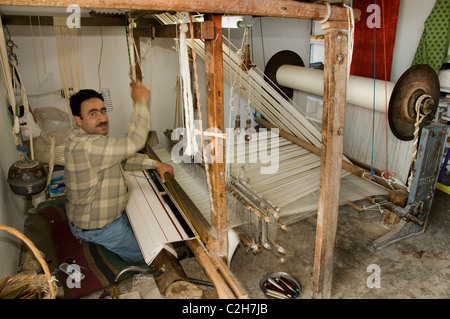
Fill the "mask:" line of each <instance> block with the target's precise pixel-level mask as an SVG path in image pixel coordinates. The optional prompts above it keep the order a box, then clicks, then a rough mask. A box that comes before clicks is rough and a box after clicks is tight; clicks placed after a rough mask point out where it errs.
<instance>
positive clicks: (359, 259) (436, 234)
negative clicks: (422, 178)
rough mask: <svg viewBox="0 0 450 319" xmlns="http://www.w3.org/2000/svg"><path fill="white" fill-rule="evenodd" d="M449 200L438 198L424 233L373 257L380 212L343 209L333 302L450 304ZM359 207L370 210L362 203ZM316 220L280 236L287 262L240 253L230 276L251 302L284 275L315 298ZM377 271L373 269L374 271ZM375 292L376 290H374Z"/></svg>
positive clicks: (379, 230) (304, 294)
mask: <svg viewBox="0 0 450 319" xmlns="http://www.w3.org/2000/svg"><path fill="white" fill-rule="evenodd" d="M449 203H450V195H448V194H446V193H443V192H441V191H439V190H438V191H437V192H436V196H435V198H434V202H433V207H432V212H431V214H430V219H429V223H428V227H427V229H426V231H425V232H424V233H422V234H419V235H417V236H414V237H410V238H408V239H405V240H403V241H400V242H397V243H394V244H392V245H390V246H387V247H385V248H383V249H381V250H378V251H376V252H373V251H372V250H371V249H369V247H370V246H371V245H372V242H373V241H374V240H376V239H378V238H379V237H380V236H382V235H384V234H385V233H386V232H387V231H388V230H387V229H386V228H385V227H384V226H383V225H382V223H381V215H380V213H379V212H377V211H365V212H359V211H357V210H356V209H354V208H352V207H350V206H347V205H346V206H342V207H341V209H340V212H339V220H338V230H337V238H336V245H335V250H334V269H333V280H332V291H331V298H338V299H341V298H344V299H358V298H364V299H387V298H388V299H394V298H395V299H404V298H407V299H411V298H413V299H422V298H426V299H429V298H431V299H434V298H439V299H440V298H445V299H447V298H450V250H449V247H450V245H449V243H450V238H449V236H448V235H449V233H450V205H449ZM357 205H359V206H360V207H363V205H366V207H367V206H370V205H371V202H370V201H368V200H363V201H360V202H357ZM315 231H316V218H315V216H313V217H310V218H307V219H305V220H303V221H300V222H298V223H296V224H294V225H291V226H290V227H289V229H288V231H287V232H285V233H283V234H281V235H280V236H279V240H278V242H279V244H280V245H282V246H283V247H284V248H285V249H286V250H287V256H286V259H287V262H286V263H285V264H281V263H279V262H278V260H277V258H274V256H273V255H272V254H271V253H266V252H264V253H262V254H260V255H258V256H254V255H252V253H250V252H247V251H246V250H245V249H244V248H243V247H240V249H238V250H237V251H236V254H235V256H234V258H233V262H232V264H231V268H232V271H233V272H234V273H235V274H236V276H237V278H238V279H240V281H241V282H242V283H243V284H244V286H245V288H246V289H247V290H248V292H249V295H250V297H251V298H265V296H264V295H263V293H262V292H261V290H260V289H259V281H260V279H261V278H262V277H263V276H264V275H266V274H268V273H272V272H278V271H283V272H287V273H289V274H291V275H293V276H295V277H296V278H297V279H298V280H299V281H300V282H301V284H302V286H303V291H302V294H301V295H300V296H299V298H304V299H309V298H311V286H312V275H313V267H314V249H315ZM371 265H377V266H379V270H380V277H379V278H380V288H369V287H368V285H367V281H368V279H369V285H370V284H373V283H374V281H373V280H372V279H373V276H372V277H370V278H369V276H371V275H373V274H374V272H373V268H372V270H371V268H369V272H368V267H369V266H371ZM371 267H373V266H371ZM371 286H373V285H371Z"/></svg>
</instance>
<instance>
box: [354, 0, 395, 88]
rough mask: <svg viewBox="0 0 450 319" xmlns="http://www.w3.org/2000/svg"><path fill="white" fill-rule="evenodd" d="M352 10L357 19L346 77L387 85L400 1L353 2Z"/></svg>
mask: <svg viewBox="0 0 450 319" xmlns="http://www.w3.org/2000/svg"><path fill="white" fill-rule="evenodd" d="M354 8H355V9H359V10H360V11H361V19H360V20H359V21H357V22H355V36H354V44H353V57H352V65H351V67H350V74H351V75H358V76H363V77H368V78H373V77H374V75H375V78H376V79H378V80H386V81H389V80H390V77H391V68H392V55H393V52H394V44H395V34H396V30H397V19H398V11H399V8H400V0H379V1H374V0H355V1H354ZM374 39H376V41H374ZM375 49H376V55H375V59H374V53H375ZM374 63H376V65H374Z"/></svg>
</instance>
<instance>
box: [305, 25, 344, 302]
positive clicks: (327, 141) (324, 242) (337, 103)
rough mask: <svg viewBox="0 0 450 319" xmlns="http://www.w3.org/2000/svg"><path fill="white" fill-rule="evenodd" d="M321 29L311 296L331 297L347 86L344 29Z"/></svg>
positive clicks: (335, 26) (337, 27)
mask: <svg viewBox="0 0 450 319" xmlns="http://www.w3.org/2000/svg"><path fill="white" fill-rule="evenodd" d="M322 28H323V29H324V31H325V63H324V64H325V70H324V71H325V74H324V75H325V77H324V95H323V120H322V121H323V122H322V156H321V167H320V187H319V206H318V212H317V228H316V247H315V255H314V271H313V285H312V297H313V298H330V297H331V281H332V276H333V253H334V245H335V241H336V232H337V221H338V213H339V192H340V186H341V171H342V170H341V167H342V156H343V147H344V117H345V105H346V89H347V45H348V36H347V28H346V26H345V28H344V26H343V25H342V24H335V23H331V22H328V23H326V24H324V25H323V26H322Z"/></svg>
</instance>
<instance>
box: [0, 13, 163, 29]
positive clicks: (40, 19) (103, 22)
mask: <svg viewBox="0 0 450 319" xmlns="http://www.w3.org/2000/svg"><path fill="white" fill-rule="evenodd" d="M136 22H137V23H138V25H153V24H160V23H159V21H158V20H156V19H152V18H139V19H138V20H137V21H136ZM2 23H3V25H30V24H31V25H36V26H37V25H40V26H52V25H53V17H49V16H24V15H2ZM127 23H128V22H127V17H126V16H125V15H117V16H93V17H81V18H80V26H82V27H83V26H86V27H93V26H109V27H112V26H126V25H127Z"/></svg>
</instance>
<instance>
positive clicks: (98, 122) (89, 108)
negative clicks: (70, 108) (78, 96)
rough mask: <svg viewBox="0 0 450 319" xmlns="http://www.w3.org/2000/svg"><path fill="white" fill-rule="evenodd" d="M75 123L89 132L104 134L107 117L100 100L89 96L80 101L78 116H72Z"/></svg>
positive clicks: (106, 130) (106, 131)
mask: <svg viewBox="0 0 450 319" xmlns="http://www.w3.org/2000/svg"><path fill="white" fill-rule="evenodd" d="M74 119H75V122H76V123H77V125H78V126H79V127H80V128H82V129H83V130H84V131H86V132H87V133H89V134H100V135H106V134H107V133H108V124H109V118H108V113H106V108H105V105H104V103H103V101H102V100H100V99H98V98H91V99H88V100H86V101H83V102H82V103H81V110H80V116H74Z"/></svg>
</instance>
